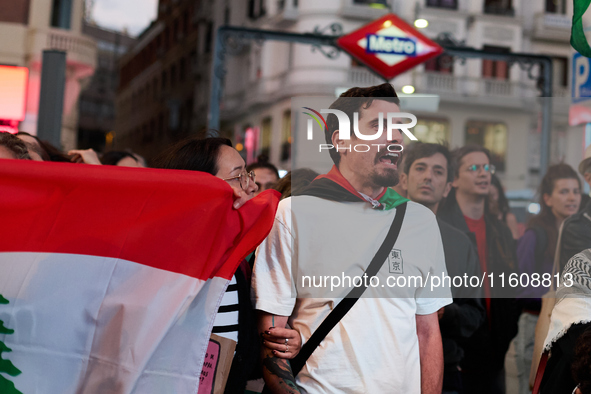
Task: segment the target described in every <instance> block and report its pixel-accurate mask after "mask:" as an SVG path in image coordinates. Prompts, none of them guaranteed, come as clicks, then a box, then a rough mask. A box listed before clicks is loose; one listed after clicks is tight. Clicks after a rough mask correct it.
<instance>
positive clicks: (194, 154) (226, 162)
mask: <svg viewBox="0 0 591 394" xmlns="http://www.w3.org/2000/svg"><path fill="white" fill-rule="evenodd" d="M156 167H157V168H164V169H171V170H192V171H201V172H207V173H209V174H211V175H213V176H215V177H217V178H220V179H222V180H224V181H226V182H227V183H228V185H230V187H231V188H232V190H233V192H234V204H233V207H234V209H238V208H240V207H241V206H242V205H244V204H245V203H246V202H247V201H248V200H250V199H251V198H253V197H254V195H255V193H256V191H257V190H258V186H257V185H256V183H255V175H254V172H253V171H251V172H246V163H245V162H244V160H243V159H242V157H241V156H240V153H238V151H237V150H236V149H234V148H233V147H232V143H231V142H230V140H228V139H226V138H206V139H197V138H190V139H187V140H185V141H181V142H179V143H178V144H176V145H174V146H173V147H172V148H170V149H169V150H168V151H166V152H165V153H164V154H163V155H162V156H161V157H160V158H159V159H158V160H157V165H156ZM250 275H251V269H250V266H249V265H248V262H247V261H246V260H243V262H242V264H240V267H238V269H237V270H236V272H235V273H234V276H233V277H232V280H231V281H230V284H229V286H228V289H227V290H226V293H225V294H224V297H223V299H222V302H221V304H220V308H219V309H218V313H217V315H216V319H215V321H214V327H213V333H214V334H217V335H220V336H223V337H225V338H229V339H232V340H234V341H236V342H237V343H236V353H235V354H234V359H233V361H232V367H231V369H230V374H229V376H228V380H227V383H226V389H225V392H226V393H238V392H244V389H245V386H246V382H247V380H249V379H250V378H253V377H254V378H257V377H260V376H257V373H256V372H255V368H256V366H257V365H258V358H259V354H260V350H259V344H260V342H261V340H260V338H259V337H258V330H257V326H256V319H255V315H254V310H253V308H252V304H251V302H250ZM270 333H271V334H265V338H263V339H264V342H263V343H264V344H265V346H267V347H269V348H271V349H274V350H277V351H278V356H279V357H281V358H293V357H295V355H296V354H297V353H298V352H299V349H300V344H301V340H300V335H299V333H298V332H297V331H295V330H289V329H281V328H274V329H273V330H270ZM258 375H260V372H259V373H258Z"/></svg>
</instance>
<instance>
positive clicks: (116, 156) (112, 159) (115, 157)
mask: <svg viewBox="0 0 591 394" xmlns="http://www.w3.org/2000/svg"><path fill="white" fill-rule="evenodd" d="M126 157H131V158H132V159H133V160H135V161H137V158H136V157H135V156H134V155H133V154H132V153H130V152H125V151H118V150H112V151H110V152H107V153H105V154H103V155H102V157H101V163H103V165H106V166H116V165H117V163H119V162H120V161H121V160H123V159H125V158H126Z"/></svg>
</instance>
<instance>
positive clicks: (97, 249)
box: [0, 160, 279, 280]
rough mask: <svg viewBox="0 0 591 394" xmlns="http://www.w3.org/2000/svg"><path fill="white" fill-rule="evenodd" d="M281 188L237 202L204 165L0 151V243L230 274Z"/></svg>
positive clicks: (259, 236) (263, 226)
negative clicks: (5, 156)
mask: <svg viewBox="0 0 591 394" xmlns="http://www.w3.org/2000/svg"><path fill="white" fill-rule="evenodd" d="M278 196H279V194H278V193H277V192H275V191H269V192H264V193H261V194H260V195H259V196H258V197H257V198H255V199H253V200H251V201H249V202H247V203H246V204H245V205H244V206H243V207H242V208H240V209H239V210H235V209H233V208H232V202H233V192H232V189H231V188H230V186H229V185H228V184H227V183H226V182H224V181H222V180H220V179H218V178H216V177H214V176H212V175H209V174H206V173H201V172H196V171H176V170H159V169H141V168H140V169H138V168H123V167H115V166H91V165H83V164H64V163H39V162H31V161H17V160H0V218H2V219H1V220H2V225H1V226H0V252H46V253H73V254H86V255H95V256H104V257H113V258H120V259H125V260H130V261H134V262H137V263H141V264H144V265H148V266H151V267H155V268H160V269H164V270H167V271H172V272H177V273H180V274H184V275H189V276H191V277H195V278H198V279H202V280H206V279H208V278H212V277H213V276H220V277H224V278H227V279H229V278H230V277H231V276H232V274H233V273H234V272H235V270H236V268H237V267H238V264H239V263H240V261H241V260H242V259H243V258H244V257H245V256H246V255H248V253H250V252H251V251H253V250H254V249H255V247H256V246H257V245H258V244H259V243H260V242H261V241H262V240H263V239H264V238H265V237H266V236H267V234H268V233H269V231H270V229H271V226H272V224H273V220H274V217H275V211H276V209H277V204H278V200H279V198H278Z"/></svg>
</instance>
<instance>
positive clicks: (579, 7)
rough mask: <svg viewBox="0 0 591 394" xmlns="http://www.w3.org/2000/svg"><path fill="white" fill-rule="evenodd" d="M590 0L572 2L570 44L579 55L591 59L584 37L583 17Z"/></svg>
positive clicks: (590, 52) (590, 2) (589, 49)
mask: <svg viewBox="0 0 591 394" xmlns="http://www.w3.org/2000/svg"><path fill="white" fill-rule="evenodd" d="M589 4H591V0H574V10H573V25H572V28H571V36H570V44H571V45H572V47H573V48H574V49H575V50H576V51H577V52H579V53H580V54H581V55H583V56H586V57H591V47H589V42H587V38H586V37H585V29H584V27H583V15H584V14H585V12H586V11H587V9H588V8H589Z"/></svg>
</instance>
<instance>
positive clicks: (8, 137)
mask: <svg viewBox="0 0 591 394" xmlns="http://www.w3.org/2000/svg"><path fill="white" fill-rule="evenodd" d="M0 146H3V147H5V148H6V149H8V150H9V151H10V152H11V153H12V154H13V155H14V157H15V158H16V159H18V160H31V156H29V151H28V149H27V145H26V144H25V143H24V141H22V140H21V139H20V138H18V137H17V136H15V135H14V134H11V133H8V132H4V131H2V132H0Z"/></svg>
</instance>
